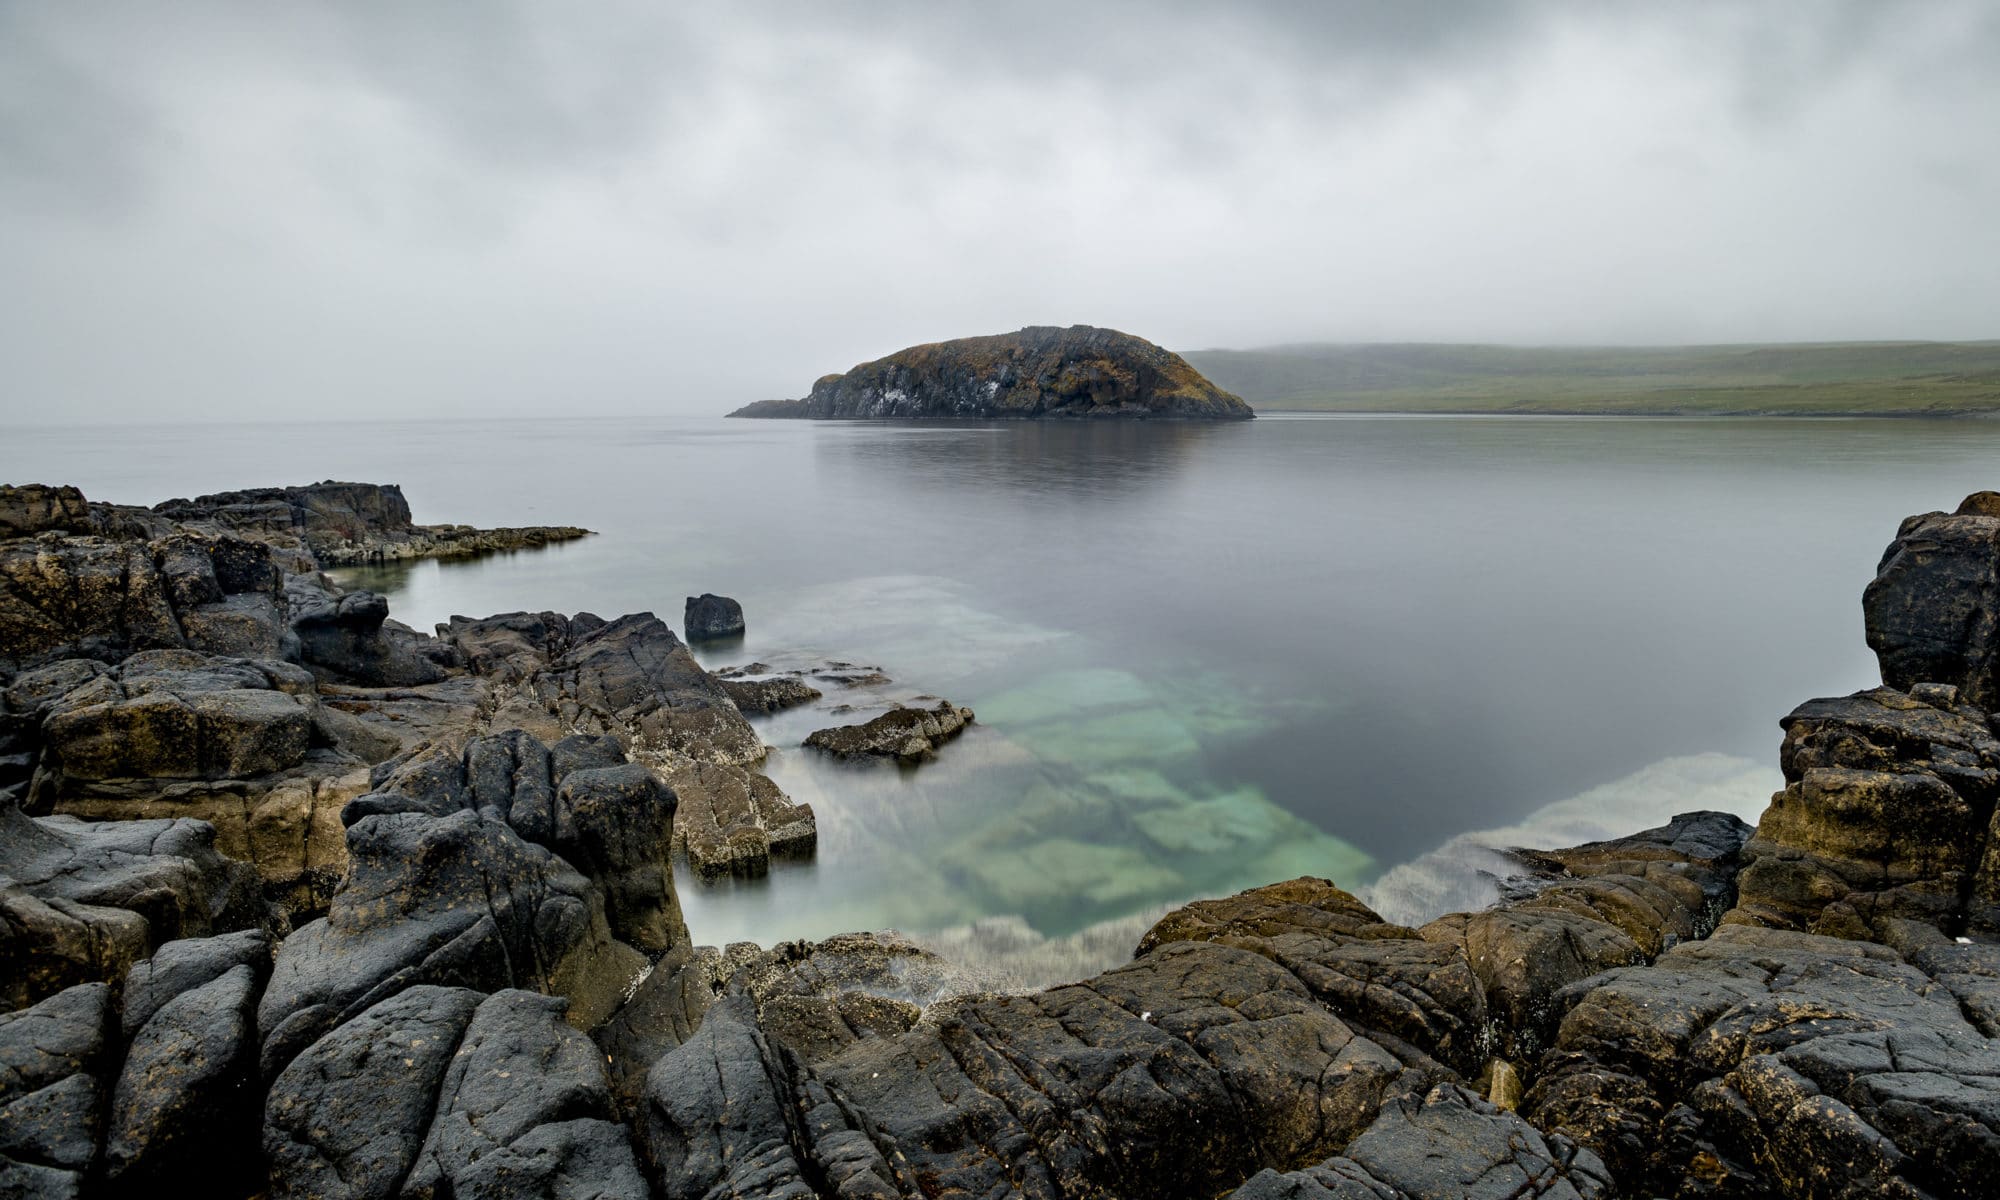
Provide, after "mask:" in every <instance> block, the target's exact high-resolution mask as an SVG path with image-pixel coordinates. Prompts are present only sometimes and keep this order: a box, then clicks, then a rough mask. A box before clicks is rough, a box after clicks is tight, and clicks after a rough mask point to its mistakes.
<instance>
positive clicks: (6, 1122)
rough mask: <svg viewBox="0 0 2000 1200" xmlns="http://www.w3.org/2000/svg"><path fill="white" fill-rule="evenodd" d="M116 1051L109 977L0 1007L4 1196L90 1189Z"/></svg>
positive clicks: (0, 1180)
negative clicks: (18, 1006)
mask: <svg viewBox="0 0 2000 1200" xmlns="http://www.w3.org/2000/svg"><path fill="white" fill-rule="evenodd" d="M117 1052H118V1036H117V1027H116V1022H115V1017H114V1016H113V1004H112V998H111V988H110V987H109V986H108V985H106V984H102V983H86V984H80V985H78V986H76V987H73V988H68V989H66V990H64V991H61V992H57V993H56V994H54V995H52V996H50V997H48V998H47V999H45V1000H43V1001H41V1002H40V1003H39V1004H36V1005H34V1006H33V1007H32V1008H26V1009H22V1010H20V1011H19V1012H9V1013H0V1195H4V1196H9V1197H13V1196H20V1197H33V1198H35V1200H41V1198H43V1197H47V1198H49V1200H56V1198H58V1197H63V1198H68V1197H77V1196H81V1195H83V1194H84V1185H85V1181H86V1180H87V1179H88V1178H89V1177H90V1176H91V1174H92V1172H93V1171H94V1170H95V1168H96V1166H97V1162H98V1159H99V1156H100V1147H101V1144H102V1141H103V1130H104V1117H103V1112H104V1100H105V1095H106V1093H107V1092H108V1091H109V1090H110V1089H109V1080H110V1077H111V1075H112V1074H113V1073H115V1072H116V1070H117V1059H116V1055H117Z"/></svg>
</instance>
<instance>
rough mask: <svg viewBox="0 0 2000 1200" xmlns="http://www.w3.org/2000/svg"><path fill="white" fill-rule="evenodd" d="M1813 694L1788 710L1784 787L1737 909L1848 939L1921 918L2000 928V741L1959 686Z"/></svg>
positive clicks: (1953, 925) (1741, 919)
mask: <svg viewBox="0 0 2000 1200" xmlns="http://www.w3.org/2000/svg"><path fill="white" fill-rule="evenodd" d="M1925 695H1927V696H1929V697H1930V698H1931V700H1933V701H1935V703H1927V702H1925V701H1923V700H1919V699H1917V698H1916V697H1914V696H1911V695H1906V694H1904V693H1902V692H1898V691H1894V690H1891V689H1889V688H1877V689H1874V690H1872V691H1866V692H1859V693H1856V694H1855V695H1852V696H1847V697H1842V698H1838V699H1826V700H1813V701H1809V702H1807V703H1806V704H1803V705H1801V706H1799V708H1798V709H1796V710H1794V711H1793V713H1792V714H1791V715H1790V716H1788V717H1786V718H1785V720H1784V723H1783V724H1784V727H1785V744H1784V749H1783V751H1782V752H1781V755H1780V764H1781V765H1782V767H1783V768H1784V772H1785V779H1786V785H1785V790H1784V791H1783V792H1781V793H1779V794H1778V795H1777V796H1775V797H1773V798H1772V801H1771V807H1770V808H1769V809H1767V810H1766V811H1765V813H1764V816H1763V819H1762V820H1761V821H1760V822H1759V823H1758V827H1757V834H1756V836H1755V837H1754V838H1753V839H1752V840H1751V842H1750V843H1749V845H1748V846H1747V847H1746V848H1745V855H1746V857H1747V858H1748V859H1749V865H1748V866H1746V867H1745V868H1744V871H1743V874H1742V876H1741V878H1740V880H1739V885H1738V886H1739V891H1740V895H1739V898H1738V902H1737V908H1736V910H1735V911H1734V912H1732V913H1731V914H1730V915H1729V916H1728V917H1727V918H1726V919H1727V920H1729V921H1732V922H1736V923H1755V924H1764V925H1772V926H1776V927H1781V928H1794V929H1810V930H1813V931H1815V932H1822V933H1832V934H1836V935H1840V936H1848V937H1875V936H1877V931H1878V928H1879V927H1880V926H1881V924H1882V923H1883V922H1884V921H1889V920H1895V919H1903V918H1917V919H1922V920H1926V921H1930V922H1932V923H1934V924H1938V925H1940V926H1944V927H1948V928H1950V929H1951V930H1953V931H1954V932H1955V931H1957V930H1959V929H1963V928H1966V927H1967V926H1968V925H1971V926H1974V927H1976V928H1978V929H1982V930H1993V929H2000V870H1996V869H1995V867H2000V863H1996V864H1994V865H1993V866H1988V865H1987V864H1985V863H1984V862H1983V861H1982V849H1983V848H1984V847H1985V846H1986V845H1987V844H1988V843H1989V841H1990V835H1989V829H1990V827H1991V825H1992V822H1993V817H1994V809H1995V802H1996V799H2000V740H1996V739H1995V737H1994V735H1993V732H1992V729H1991V727H1990V725H1989V724H1988V721H1987V717H1986V714H1984V713H1983V712H1981V711H1979V710H1978V709H1976V708H1974V707H1972V706H1970V705H1968V704H1965V703H1963V702H1961V701H1959V700H1958V698H1957V697H1956V696H1955V695H1954V694H1952V693H1951V691H1950V690H1949V689H1944V690H1926V691H1925Z"/></svg>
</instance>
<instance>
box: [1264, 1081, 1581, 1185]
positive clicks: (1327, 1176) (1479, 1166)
mask: <svg viewBox="0 0 2000 1200" xmlns="http://www.w3.org/2000/svg"><path fill="white" fill-rule="evenodd" d="M1614 1194H1616V1193H1615V1192H1614V1190H1613V1187H1612V1182H1611V1179H1610V1177H1609V1173H1608V1172H1607V1171H1606V1170H1605V1168H1604V1164H1603V1162H1602V1161H1600V1160H1599V1159H1598V1157H1597V1156H1596V1155H1595V1154H1592V1153H1591V1152H1590V1151H1588V1150H1584V1149H1580V1148H1578V1146H1577V1145H1576V1144H1575V1143H1574V1142H1572V1141H1570V1140H1569V1139H1568V1138H1566V1137H1563V1136H1562V1135H1560V1134H1548V1135H1544V1134H1543V1133H1542V1132H1541V1131H1540V1130H1538V1129H1536V1128H1535V1127H1534V1126H1532V1125H1530V1124H1528V1123H1527V1122H1526V1121H1524V1120H1522V1119H1521V1118H1520V1117H1518V1116H1515V1115H1514V1114H1513V1113H1507V1112H1501V1111H1500V1110H1498V1109H1496V1108H1494V1107H1493V1106H1492V1105H1490V1104H1488V1103H1486V1102H1485V1101H1483V1100H1481V1099H1480V1098H1479V1097H1477V1096H1475V1095H1473V1094H1472V1093H1471V1092H1468V1091H1466V1090H1465V1089H1464V1088H1462V1087H1458V1086H1456V1085H1454V1084H1440V1085H1439V1086H1437V1087H1435V1088H1433V1089H1431V1091H1430V1093H1429V1094H1428V1095H1425V1096H1422V1097H1418V1096H1415V1095H1406V1096H1400V1097H1397V1098H1395V1099H1393V1100H1391V1101H1390V1102H1389V1103H1387V1104H1384V1105H1383V1106H1382V1115H1381V1116H1379V1117H1377V1118H1376V1119H1375V1123H1374V1124H1373V1125H1370V1126H1369V1127H1368V1129H1367V1131H1366V1132H1364V1133H1363V1134H1362V1135H1361V1136H1360V1137H1358V1138H1356V1139H1354V1141H1353V1143H1352V1144H1350V1145H1349V1146H1348V1148H1347V1151H1346V1152H1345V1153H1344V1154H1341V1155H1340V1156H1339V1157H1337V1158H1334V1159H1331V1160H1329V1161H1327V1162H1324V1163H1320V1164H1318V1165H1316V1166H1312V1167H1308V1168H1306V1169H1305V1170H1303V1171H1292V1172H1287V1173H1285V1174H1279V1173H1278V1172H1276V1171H1266V1172H1263V1173H1262V1174H1259V1175H1257V1176H1256V1177H1254V1178H1253V1179H1251V1180H1250V1182H1248V1183H1246V1184H1244V1185H1243V1186H1242V1187H1240V1188H1238V1189H1236V1190H1235V1191H1234V1192H1232V1193H1230V1197H1231V1200H1596V1198H1597V1197H1610V1196H1612V1195H1614Z"/></svg>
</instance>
